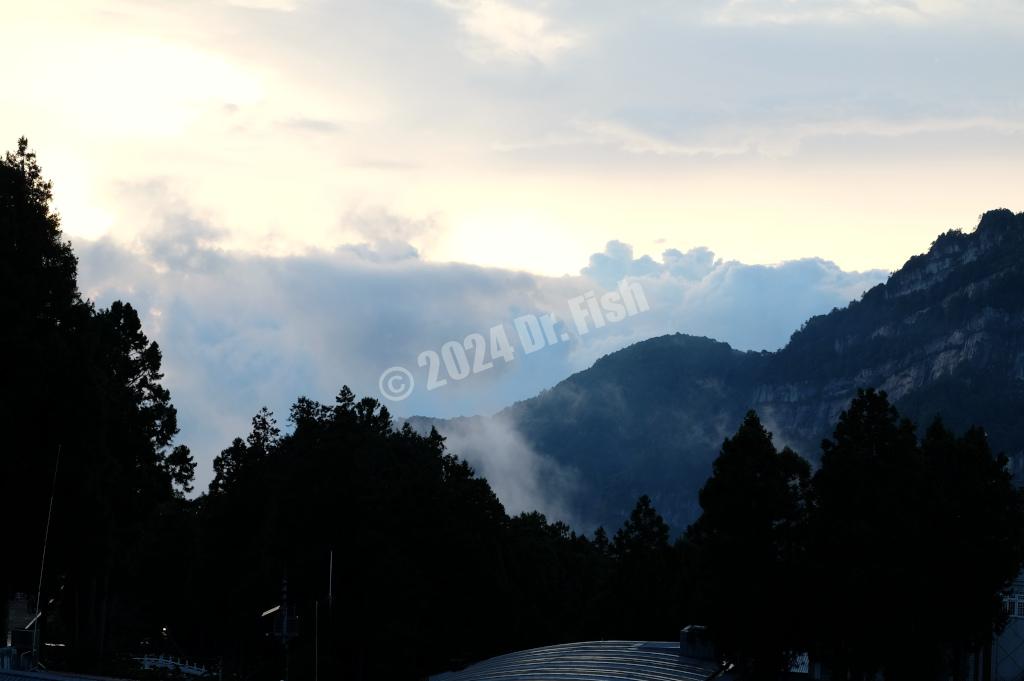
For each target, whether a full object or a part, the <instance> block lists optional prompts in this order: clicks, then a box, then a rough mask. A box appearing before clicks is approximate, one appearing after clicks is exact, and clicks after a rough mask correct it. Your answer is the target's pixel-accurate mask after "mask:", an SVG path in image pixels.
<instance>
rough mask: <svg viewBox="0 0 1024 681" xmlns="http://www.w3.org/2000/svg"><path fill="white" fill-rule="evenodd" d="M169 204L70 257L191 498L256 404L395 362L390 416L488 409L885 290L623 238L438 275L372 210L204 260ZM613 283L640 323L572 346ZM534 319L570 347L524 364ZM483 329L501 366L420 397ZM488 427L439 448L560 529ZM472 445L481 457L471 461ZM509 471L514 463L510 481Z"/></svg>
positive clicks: (767, 330) (758, 334) (201, 244)
mask: <svg viewBox="0 0 1024 681" xmlns="http://www.w3.org/2000/svg"><path fill="white" fill-rule="evenodd" d="M172 207H173V209H172V210H169V212H168V214H167V216H166V217H165V218H163V219H162V220H158V221H156V222H155V224H156V225H157V227H156V228H153V229H151V230H149V231H147V232H146V233H145V234H143V236H141V237H140V238H139V239H138V240H137V241H135V242H133V243H131V244H123V243H119V242H117V241H115V240H113V239H111V238H109V237H108V238H103V239H100V240H98V241H77V242H76V243H75V248H76V251H77V253H78V254H79V257H80V262H81V264H80V271H81V274H80V284H81V288H82V290H83V292H84V293H85V295H87V296H89V297H90V298H92V299H94V300H96V301H97V302H98V303H99V304H101V305H106V304H109V303H110V302H111V301H113V300H115V299H125V300H129V301H131V302H133V304H135V305H136V307H137V308H138V309H139V310H140V312H141V315H142V317H143V322H144V325H145V327H144V328H145V330H146V332H147V334H149V335H150V336H151V337H152V338H154V339H156V340H158V341H159V342H160V345H161V348H162V349H163V353H164V361H165V373H166V383H167V385H168V387H169V388H170V389H171V391H172V395H173V398H174V401H175V404H176V405H177V407H178V409H179V412H180V422H181V427H182V434H181V438H180V439H181V440H182V441H183V442H185V443H187V444H189V445H190V446H191V447H192V448H193V450H194V451H195V452H196V454H197V457H198V459H199V461H200V463H201V466H200V472H199V477H200V480H199V483H200V487H202V486H203V485H205V483H206V482H207V481H208V480H209V476H210V470H209V464H210V461H211V460H212V458H213V457H214V456H215V455H216V454H217V453H218V452H219V451H220V449H222V448H223V447H225V446H227V445H228V444H229V443H230V441H231V438H232V437H234V436H236V435H240V434H244V433H245V432H246V429H247V428H248V423H249V419H250V418H251V416H252V414H253V413H255V412H256V410H257V409H258V408H259V407H260V406H263V405H267V406H269V407H271V408H272V409H273V410H275V411H276V412H277V413H278V414H285V413H287V409H288V407H289V406H290V404H291V403H292V402H293V401H294V399H295V398H297V397H298V396H300V395H307V396H309V397H312V398H314V399H320V400H324V401H329V400H330V399H331V397H332V396H333V395H334V394H336V392H337V390H338V388H339V387H340V386H341V385H343V384H347V385H349V386H351V387H352V388H353V389H354V390H355V391H356V392H357V393H359V394H366V395H371V396H379V395H378V386H377V383H378V378H379V376H380V374H381V372H382V371H383V370H384V369H386V368H388V367H391V366H395V365H400V366H405V367H407V368H408V369H409V370H410V371H412V372H413V373H414V375H415V377H416V381H417V389H416V390H415V391H414V392H413V394H412V396H411V397H410V398H409V399H408V400H406V401H404V402H400V403H388V404H389V407H390V408H391V409H392V411H393V412H395V413H397V414H399V415H406V416H408V415H412V414H423V415H430V416H443V417H450V416H457V415H469V414H488V413H494V412H497V411H498V410H500V409H501V408H503V407H505V406H507V405H509V404H511V403H512V402H514V401H516V400H520V399H524V398H527V397H530V396H533V395H535V394H537V393H539V392H540V391H542V390H544V389H546V388H549V387H551V386H552V385H553V384H555V383H556V382H558V381H559V380H561V379H563V378H566V377H567V376H569V375H570V374H571V373H573V372H575V371H579V370H581V369H584V368H586V367H588V366H590V364H592V363H593V362H594V361H595V360H596V359H597V358H599V357H600V356H602V355H604V354H606V353H608V352H612V351H615V350H618V349H620V348H622V347H625V346H626V345H629V344H631V343H634V342H637V341H640V340H644V339H646V338H650V337H653V336H658V335H662V334H666V333H674V332H676V331H682V332H685V333H692V334H697V335H707V336H711V337H715V338H718V339H721V340H725V341H728V342H730V343H732V344H733V345H734V346H736V347H739V348H742V349H761V348H767V349H773V348H777V347H779V346H780V345H782V344H783V343H785V341H786V340H787V338H788V337H789V334H790V333H791V332H792V331H793V330H795V329H796V328H797V327H798V326H799V325H800V324H801V323H802V322H803V321H804V320H805V319H806V318H807V317H809V316H810V315H812V314H817V313H821V312H826V311H828V310H829V309H831V308H832V307H833V306H837V305H843V304H845V303H846V302H847V301H848V300H849V299H851V298H854V297H856V296H857V295H858V294H859V293H860V292H861V291H863V290H865V289H867V288H868V287H870V286H871V285H873V284H875V283H877V282H879V281H881V280H883V279H884V278H885V273H883V272H877V271H874V272H865V273H853V272H844V271H843V270H841V269H840V268H838V267H837V266H836V265H835V264H833V263H830V262H827V261H823V260H818V259H805V260H798V261H791V262H785V263H781V264H779V265H776V266H752V265H745V264H743V263H739V262H735V261H722V260H718V259H716V258H715V256H714V254H713V253H712V252H711V251H709V250H707V249H703V248H696V249H691V250H689V251H687V252H681V251H679V250H676V249H667V250H665V252H664V253H663V254H662V256H661V258H660V259H654V258H651V257H648V256H637V255H635V254H634V253H633V250H632V248H631V247H630V246H629V245H628V244H625V243H622V242H611V243H609V244H608V246H607V247H606V248H605V250H604V251H603V252H602V253H599V254H594V255H593V256H592V257H591V259H590V262H589V264H588V265H587V266H586V267H585V268H584V269H583V271H582V272H581V274H580V275H578V276H566V277H543V276H537V275H532V274H529V273H525V272H518V271H511V270H503V269H495V268H483V267H476V266H471V265H465V264H458V263H447V264H439V263H433V262H429V261H425V260H423V259H422V258H420V257H417V256H416V255H415V253H413V252H412V251H410V250H406V251H403V250H402V249H403V248H411V247H410V246H409V245H408V241H406V239H416V238H420V237H421V236H422V235H424V234H429V233H430V231H431V230H432V229H433V226H432V225H433V224H434V221H433V219H432V218H429V217H428V218H421V219H409V218H403V217H401V216H398V215H396V214H394V213H391V212H389V211H386V210H382V209H367V210H359V211H354V212H352V213H350V214H348V215H347V217H346V219H345V220H344V221H343V222H345V223H346V224H348V225H349V227H350V228H352V229H353V230H354V231H355V233H356V234H357V235H358V233H359V230H363V233H364V234H365V236H366V238H367V241H366V242H365V243H363V244H353V245H350V246H349V247H344V248H340V249H337V250H334V251H329V252H328V251H311V252H308V253H305V254H302V255H294V256H288V257H266V256H260V255H255V254H247V253H240V252H236V251H228V250H221V249H219V248H218V247H217V246H216V244H215V243H214V237H215V236H216V235H217V234H218V233H219V230H218V229H217V228H216V227H214V226H212V225H211V224H210V223H209V221H208V220H206V219H205V218H203V217H201V216H197V215H195V214H192V213H190V212H189V211H188V210H187V209H186V208H185V207H183V206H180V205H176V204H173V203H172ZM374 236H379V238H376V239H374V238H373V237H374ZM402 244H405V246H404V247H403V246H402ZM389 249H394V250H389ZM622 281H627V282H638V283H639V284H640V285H642V286H643V289H644V291H645V293H646V297H647V299H648V301H649V304H650V310H649V311H647V312H642V313H640V314H637V315H636V316H634V317H629V318H627V319H626V320H624V321H622V322H620V323H617V324H609V325H607V326H606V327H604V328H600V329H595V330H593V331H591V332H590V333H588V334H586V335H582V336H581V335H579V334H578V333H576V329H575V327H574V325H573V324H572V323H571V321H568V320H570V319H571V316H570V313H569V309H568V304H567V301H568V300H569V299H570V298H573V297H575V296H579V295H581V294H583V293H585V292H587V291H596V292H598V293H600V292H601V291H603V290H606V289H612V288H614V287H615V286H616V285H618V284H619V283H620V282H622ZM548 313H552V314H555V315H557V317H558V318H559V319H560V320H563V322H561V323H560V325H559V326H558V330H559V331H560V332H561V331H563V330H564V331H565V332H566V333H567V334H568V336H569V339H568V340H567V341H564V342H558V343H556V344H553V345H550V346H549V347H545V348H543V349H541V350H539V351H536V352H534V353H532V354H527V353H525V352H524V351H523V348H522V346H521V345H520V344H518V343H517V342H516V336H515V330H514V329H515V327H514V320H515V319H516V318H518V317H520V316H521V315H543V314H548ZM566 322H567V323H566ZM497 326H500V327H501V328H503V329H505V330H506V331H507V332H508V335H509V336H510V337H511V338H512V341H513V343H514V344H515V345H516V347H515V357H514V359H512V361H508V362H506V361H503V360H501V359H494V361H493V362H491V364H492V366H491V367H490V368H489V369H487V370H486V371H483V372H482V373H479V374H471V375H469V376H468V377H467V378H465V379H464V380H461V381H459V380H449V382H448V385H446V386H444V387H443V388H438V389H436V390H427V389H426V379H427V375H426V368H425V367H424V366H423V365H422V364H421V355H422V353H424V351H428V350H432V351H434V352H440V351H441V348H442V346H443V345H444V344H445V343H447V342H448V341H452V340H455V341H459V342H460V343H461V341H462V340H463V339H465V338H466V337H467V336H468V335H470V334H473V333H479V334H481V335H483V336H484V337H485V338H487V339H488V340H489V335H490V333H491V331H490V330H491V329H492V328H495V327H497ZM488 428H493V429H499V428H500V430H486V431H484V432H477V431H472V430H468V429H466V430H463V431H460V432H458V433H455V434H453V445H454V444H458V445H459V446H460V447H461V448H462V449H464V450H465V451H466V452H470V451H478V450H479V451H485V452H488V456H493V457H494V459H493V460H484V459H482V458H480V457H479V456H474V458H473V459H472V463H473V464H474V465H475V466H476V467H477V468H478V469H479V470H480V471H481V472H483V473H484V474H485V475H493V476H500V477H501V478H502V479H505V480H506V481H505V482H499V481H497V479H496V480H495V481H494V482H495V486H496V487H497V488H499V489H500V490H501V491H500V494H502V495H504V496H502V500H503V501H504V502H505V503H506V504H508V505H509V507H510V508H511V509H513V510H516V509H522V508H526V507H527V506H528V505H530V504H532V505H535V506H536V507H538V508H543V509H548V511H549V512H550V513H551V514H552V515H553V516H554V517H559V516H558V512H559V509H560V508H561V509H564V508H567V507H568V506H565V505H564V504H562V505H560V504H561V502H560V501H559V499H561V498H564V497H565V495H567V494H571V492H572V484H571V482H572V478H571V472H569V473H567V472H565V471H560V470H555V469H549V468H547V466H548V464H547V463H545V460H544V457H543V452H532V451H529V450H528V448H526V447H525V445H523V440H522V439H521V438H519V437H518V436H517V434H516V433H514V432H513V430H514V429H512V428H511V426H510V425H509V424H498V425H495V426H488ZM483 441H493V443H494V448H493V449H488V448H486V447H485V448H482V449H480V448H477V447H476V446H477V445H478V444H479V443H480V442H483ZM499 443H500V446H499ZM471 445H472V446H471ZM517 461H518V462H519V463H520V464H521V465H522V466H523V468H522V469H521V470H519V469H516V470H515V471H511V472H510V470H509V469H510V467H512V468H514V466H515V465H516V462H517ZM556 482H557V484H555V483H556ZM549 483H550V484H554V485H555V488H557V493H555V491H553V490H554V488H549V486H548V485H549ZM541 498H542V499H545V500H546V501H545V504H546V505H545V504H541V503H540V502H539V501H537V499H541Z"/></svg>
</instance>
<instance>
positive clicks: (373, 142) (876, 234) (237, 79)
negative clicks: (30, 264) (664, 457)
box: [0, 0, 1024, 484]
mask: <svg viewBox="0 0 1024 681" xmlns="http://www.w3.org/2000/svg"><path fill="white" fill-rule="evenodd" d="M0 23H2V25H3V26H4V28H5V32H4V33H5V35H4V40H3V41H0V63H2V64H4V65H5V72H4V85H5V87H4V88H3V89H2V91H0V130H2V131H4V134H6V135H7V136H8V140H7V142H6V147H8V148H11V147H13V146H14V144H15V140H16V139H17V137H18V136H20V135H25V136H27V137H28V138H29V140H30V143H31V145H32V146H33V147H34V148H35V149H36V151H37V152H38V154H39V158H40V162H41V164H42V166H43V168H44V170H45V171H46V173H47V174H48V175H49V176H50V177H51V178H52V179H53V181H54V189H55V203H56V206H57V208H58V209H59V211H60V213H61V215H62V218H63V225H64V230H65V234H66V235H67V236H68V238H70V239H71V240H72V242H73V244H74V246H75V248H76V251H77V252H78V253H79V256H80V258H81V266H80V270H81V271H80V281H81V287H82V290H83V293H84V294H85V295H88V296H89V297H91V298H93V299H95V300H97V301H98V302H99V303H100V304H109V302H111V301H112V300H114V299H117V298H124V299H127V300H130V301H132V302H133V303H135V304H136V306H137V307H138V308H139V309H140V311H141V313H142V316H143V319H144V321H145V324H146V330H147V332H148V333H149V335H150V336H151V337H153V338H155V339H157V340H158V341H159V342H160V343H161V345H162V347H163V348H164V354H165V366H166V368H167V379H166V380H167V383H168V385H169V387H170V388H171V390H172V392H173V394H174V396H175V401H176V404H177V405H178V408H179V410H180V411H181V414H182V419H181V420H182V434H181V440H182V441H184V442H186V443H187V444H189V445H190V446H192V447H193V450H195V451H196V454H197V458H199V460H200V463H201V468H200V474H199V475H200V480H201V482H203V484H205V480H206V479H207V478H208V463H209V461H210V460H211V459H212V456H213V455H215V454H216V452H217V451H219V449H221V448H223V447H225V446H227V444H228V443H229V442H230V438H231V437H233V436H234V435H239V434H244V432H245V431H246V429H247V422H248V418H249V417H250V416H251V415H252V414H253V413H255V411H256V410H257V409H258V408H259V406H261V405H262V404H268V405H269V406H272V408H274V409H275V410H277V412H278V414H279V415H282V416H283V414H284V413H286V411H287V406H288V404H290V402H291V401H292V400H293V399H294V398H295V397H297V396H298V395H300V394H307V395H309V396H311V397H314V398H318V399H324V400H330V399H331V397H332V396H333V395H334V393H335V392H336V391H337V389H338V388H339V387H340V385H341V384H342V383H348V384H349V385H351V386H352V387H353V389H355V390H356V391H357V392H358V393H360V394H370V395H373V396H377V393H378V387H379V385H378V381H377V378H378V376H379V375H380V374H381V372H382V371H383V370H384V369H386V368H388V367H390V366H404V367H408V368H409V370H410V371H411V372H412V373H413V374H414V375H415V376H416V380H417V383H418V384H420V389H418V390H415V391H414V392H413V393H412V394H411V395H410V396H409V397H408V399H406V400H403V401H401V402H393V403H391V404H390V405H389V406H390V407H392V408H393V410H394V412H395V413H396V414H399V415H411V414H429V415H439V416H453V415H458V414H472V413H482V412H492V411H496V410H498V409H500V408H501V407H503V406H505V405H507V404H509V403H510V402H511V401H514V400H517V399H523V398H526V397H528V396H530V395H532V394H535V393H536V392H538V391H540V390H542V389H544V388H547V387H550V386H551V385H553V384H554V383H555V382H557V381H558V380H560V379H562V378H564V377H566V376H567V375H569V374H570V373H571V372H573V371H578V370H580V369H583V368H586V366H589V364H590V363H592V362H593V360H594V359H596V358H597V357H599V356H601V355H602V354H604V353H606V352H610V351H613V350H615V349H618V348H620V347H623V346H624V345H627V344H629V343H631V342H635V341H637V340H642V339H643V338H647V337H650V336H652V335H658V334H661V333H670V332H676V331H681V332H687V333H695V334H698V335H707V336H712V337H715V338H719V339H721V340H725V341H727V342H730V343H732V344H733V345H734V346H735V347H738V348H741V349H754V350H759V349H769V350H770V349H775V348H777V347H779V346H781V345H782V344H784V343H785V341H786V339H787V338H788V336H789V334H790V333H791V332H792V331H793V330H794V329H795V328H797V327H798V326H799V324H800V323H801V322H802V321H803V320H804V319H805V318H806V317H807V316H810V315H812V314H818V313H823V312H827V311H828V310H829V309H831V308H832V307H834V306H836V305H843V304H845V302H846V301H848V300H850V299H852V298H855V297H857V296H858V295H859V294H860V293H861V292H862V291H863V290H865V289H866V288H868V287H870V286H871V285H873V284H875V283H878V282H879V281H883V280H884V278H885V276H886V274H887V273H888V272H889V271H891V270H894V269H896V268H898V267H899V266H900V265H901V264H902V263H903V262H904V261H905V260H906V259H907V258H908V257H910V256H911V255H914V254H916V253H920V252H923V251H924V250H926V249H927V248H928V245H929V243H930V242H931V241H932V239H934V238H935V236H936V235H937V234H939V233H940V232H942V231H945V230H946V229H949V228H952V227H962V228H968V229H969V228H971V227H972V226H973V225H974V224H975V223H976V221H977V217H978V215H979V214H980V213H982V212H983V211H985V210H988V209H991V208H996V207H1001V206H1006V207H1009V208H1011V209H1015V210H1021V208H1020V205H1021V202H1020V201H1018V200H1017V197H1018V195H1019V192H1020V187H1021V186H1022V183H1021V180H1022V179H1024V177H1022V175H1024V173H1022V171H1021V170H1020V163H1019V158H1021V156H1022V151H1024V87H1022V86H1024V82H1022V81H1024V75H1022V73H1024V72H1022V71H1021V69H1020V65H1021V64H1024V41H1022V40H1020V35H1021V30H1022V29H1024V5H1021V3H1019V2H1017V1H1016V0H987V1H986V2H971V1H967V0H918V1H917V2H914V1H911V0H895V1H886V0H817V1H810V0H689V1H687V2H667V1H662V0H648V1H644V2H621V1H615V2H612V1H610V0H573V1H571V0H565V1H560V0H550V1H540V2H518V1H515V0H393V1H391V0H388V1H383V0H367V1H365V2H362V1H355V0H353V1H348V2H328V1H327V0H202V1H200V0H175V1H173V2H171V1H166V2H161V1H157V0H146V1H142V0H67V1H65V2H60V3H53V2H45V1H44V2H33V3H27V2H11V1H10V0H0ZM624 280H628V281H641V282H642V283H643V286H644V290H645V291H647V294H648V297H649V298H650V303H651V306H650V308H651V309H650V310H648V311H646V312H644V313H642V314H638V315H636V316H635V317H630V318H628V319H626V320H623V321H622V322H619V323H617V324H614V325H611V324H610V325H608V327H607V328H603V329H598V330H595V331H594V332H593V333H591V334H586V335H580V334H578V333H569V335H570V336H571V338H570V340H569V341H568V342H563V343H558V344H555V345H552V346H551V347H546V348H544V349H543V351H538V352H535V353H532V354H529V355H527V354H525V353H521V354H520V355H519V356H518V357H517V359H516V360H515V361H513V362H508V363H499V365H498V366H496V367H495V368H494V369H492V370H490V371H487V372H483V373H481V374H473V375H471V376H469V377H468V378H467V379H465V380H461V381H451V382H450V384H449V385H447V386H445V387H444V388H443V389H437V390H435V391H426V390H424V389H422V384H423V379H424V375H423V374H422V368H420V367H418V366H417V358H418V356H419V354H420V353H422V352H423V351H426V350H435V351H438V352H439V351H440V349H441V348H442V346H443V345H444V343H446V342H448V341H453V340H454V341H460V342H461V341H462V340H463V339H465V337H466V336H467V335H468V334H471V333H477V332H479V333H482V334H486V332H487V331H488V330H489V329H490V328H492V327H493V326H494V325H497V324H506V325H510V324H512V322H513V320H514V319H515V318H516V317H517V316H520V315H523V314H527V313H529V314H534V313H536V314H543V313H548V312H554V313H557V314H559V316H560V318H562V319H566V314H568V312H567V310H568V308H567V301H569V300H570V299H572V298H573V297H575V296H579V295H582V294H584V293H585V292H587V291H598V292H601V291H607V290H614V289H615V287H616V286H617V285H618V284H619V283H621V282H622V281H624ZM569 330H570V331H572V329H569Z"/></svg>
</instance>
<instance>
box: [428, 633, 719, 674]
mask: <svg viewBox="0 0 1024 681" xmlns="http://www.w3.org/2000/svg"><path fill="white" fill-rule="evenodd" d="M718 672H719V667H718V665H717V664H715V663H714V662H712V661H709V660H696V659H692V658H687V657H682V656H681V655H680V654H679V644H678V643H669V642H659V641H589V642H586V643H566V644H562V645H556V646H546V647H544V648H534V649H532V650H521V651H519V652H515V653H509V654H507V655H501V656H499V657H492V658H491V659H489V660H484V661H483V662H478V663H477V664H474V665H472V666H470V667H467V668H466V669H463V670H462V671H458V672H448V673H446V674H441V675H439V676H434V677H431V679H432V681H499V680H500V681H576V680H580V681H582V680H585V681H705V680H706V679H711V678H713V677H715V675H716V674H717V673H718Z"/></svg>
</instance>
